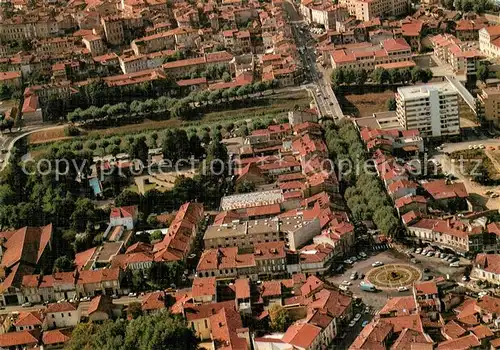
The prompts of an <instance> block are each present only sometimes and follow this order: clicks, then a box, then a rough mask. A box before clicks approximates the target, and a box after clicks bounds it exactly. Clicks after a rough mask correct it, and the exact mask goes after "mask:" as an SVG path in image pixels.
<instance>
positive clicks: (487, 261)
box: [474, 254, 500, 275]
mask: <svg viewBox="0 0 500 350" xmlns="http://www.w3.org/2000/svg"><path fill="white" fill-rule="evenodd" d="M474 265H475V266H476V267H478V268H480V269H482V270H485V271H487V272H491V273H494V274H497V275H498V274H500V255H497V254H478V255H476V259H475V261H474Z"/></svg>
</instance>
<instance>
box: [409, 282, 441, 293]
mask: <svg viewBox="0 0 500 350" xmlns="http://www.w3.org/2000/svg"><path fill="white" fill-rule="evenodd" d="M414 287H415V290H416V294H417V295H429V294H437V293H438V289H437V286H436V282H435V281H426V282H417V283H415V285H414Z"/></svg>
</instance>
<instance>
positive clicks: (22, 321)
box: [14, 311, 47, 332]
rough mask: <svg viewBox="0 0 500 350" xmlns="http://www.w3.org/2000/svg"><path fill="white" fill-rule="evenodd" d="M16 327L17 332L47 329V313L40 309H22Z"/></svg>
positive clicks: (15, 323)
mask: <svg viewBox="0 0 500 350" xmlns="http://www.w3.org/2000/svg"><path fill="white" fill-rule="evenodd" d="M14 327H15V328H16V332H20V331H32V330H35V329H37V330H41V329H46V328H47V319H46V315H44V314H43V313H41V312H39V311H28V312H26V311H22V312H20V313H19V314H18V315H17V319H16V320H15V322H14Z"/></svg>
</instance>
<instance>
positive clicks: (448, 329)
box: [443, 320, 466, 339]
mask: <svg viewBox="0 0 500 350" xmlns="http://www.w3.org/2000/svg"><path fill="white" fill-rule="evenodd" d="M443 333H444V334H445V335H447V336H448V337H450V338H451V339H457V338H460V337H461V336H462V335H464V334H465V333H466V330H465V329H463V328H462V327H461V326H460V325H459V324H458V323H456V322H455V321H453V320H451V321H450V322H448V323H447V324H446V325H445V326H444V328H443Z"/></svg>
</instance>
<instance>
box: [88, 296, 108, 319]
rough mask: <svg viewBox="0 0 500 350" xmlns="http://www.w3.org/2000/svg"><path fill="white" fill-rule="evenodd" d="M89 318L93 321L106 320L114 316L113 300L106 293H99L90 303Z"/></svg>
mask: <svg viewBox="0 0 500 350" xmlns="http://www.w3.org/2000/svg"><path fill="white" fill-rule="evenodd" d="M87 313H88V315H89V320H90V321H92V322H98V323H99V322H104V321H106V320H109V319H111V318H112V317H113V302H112V299H111V298H110V297H108V296H106V295H98V296H96V297H94V298H93V299H92V300H91V301H90V304H89V308H88V310H87Z"/></svg>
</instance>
